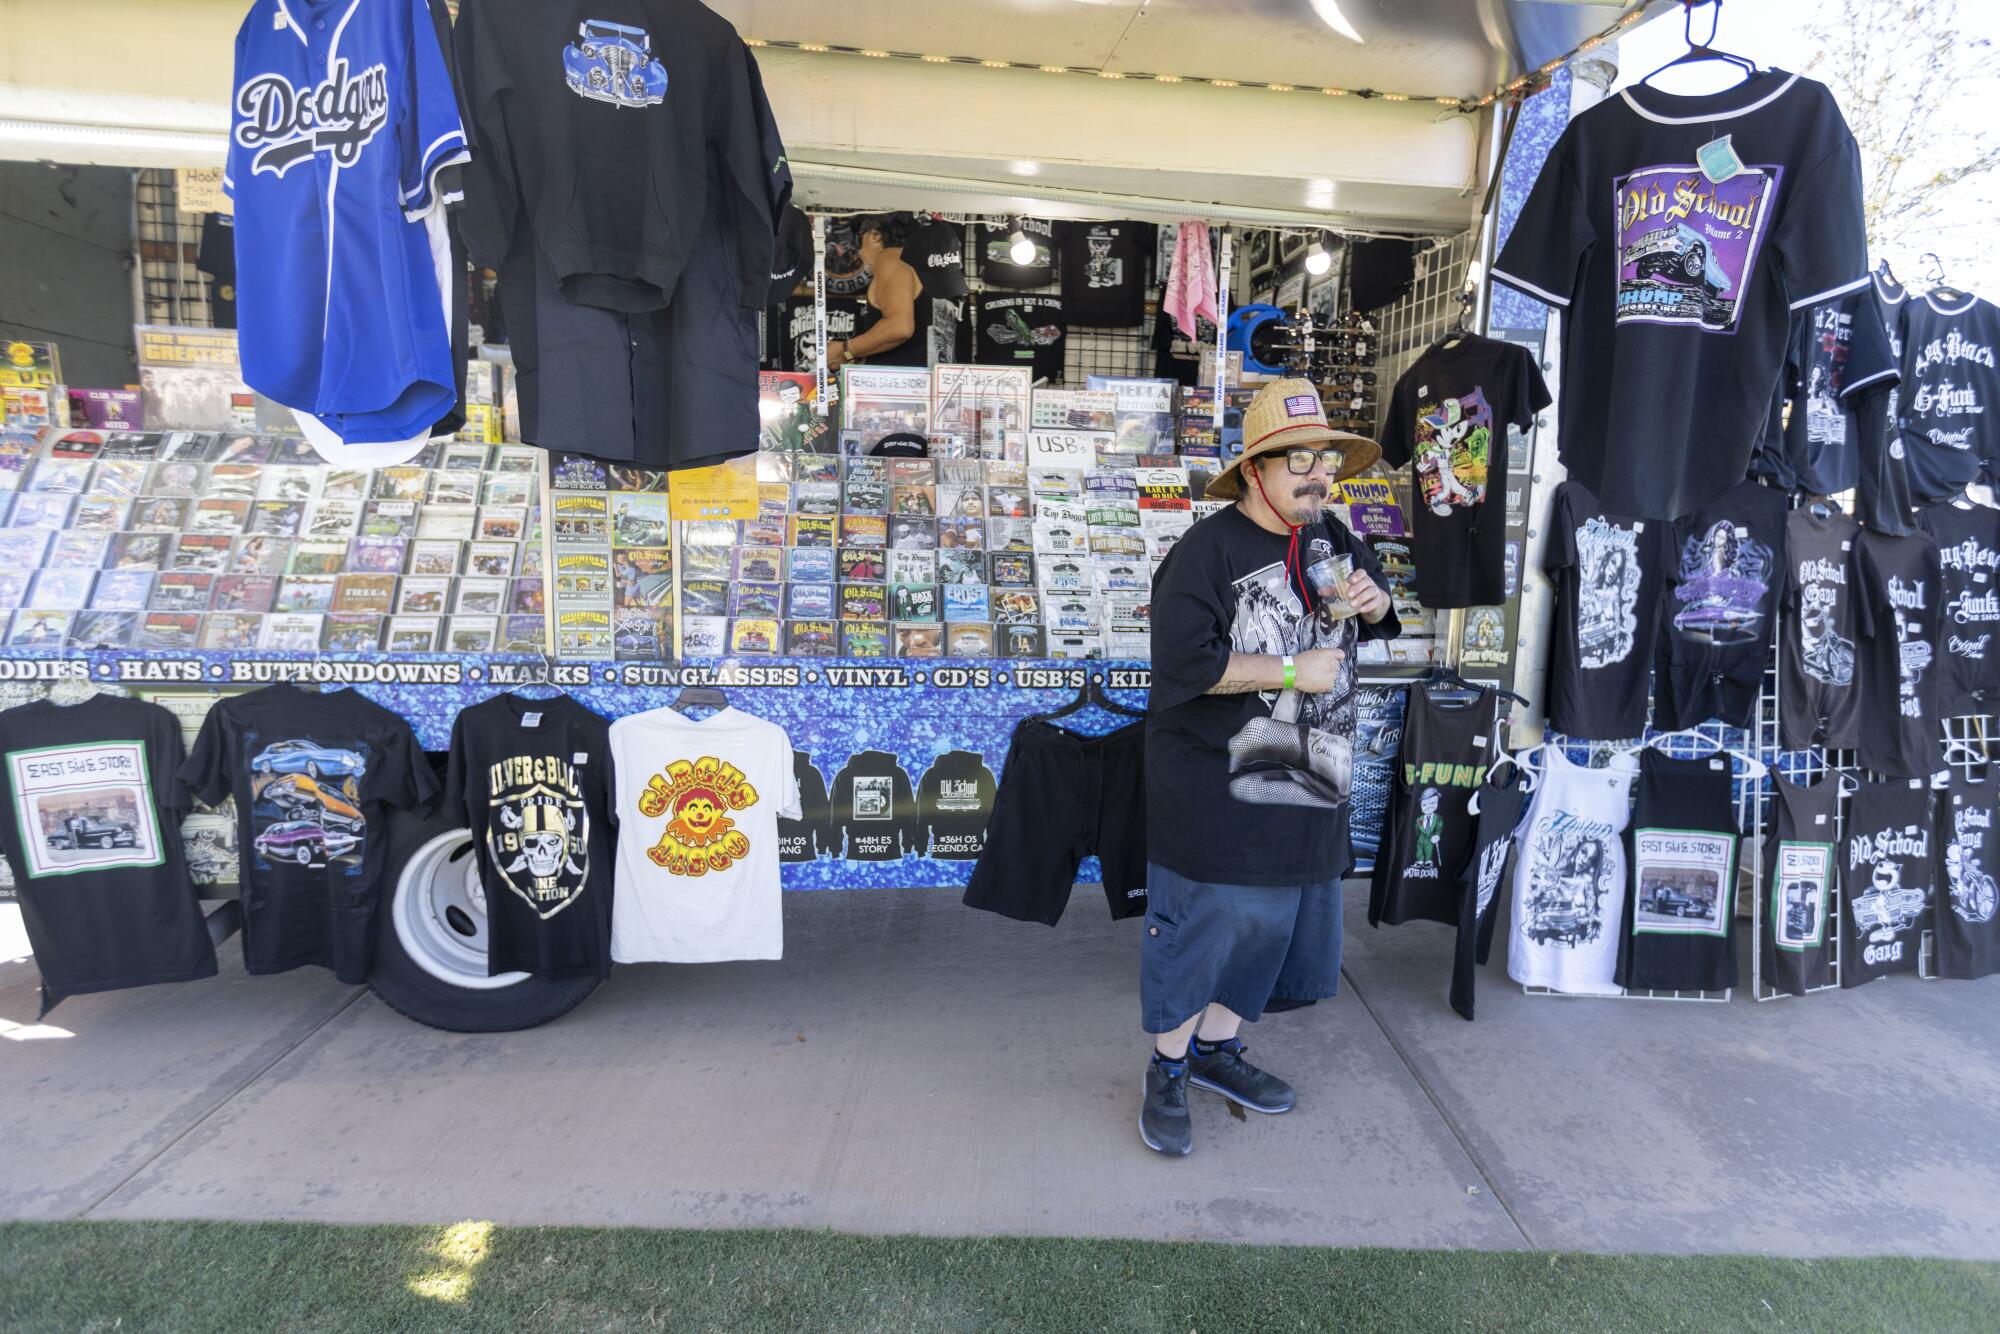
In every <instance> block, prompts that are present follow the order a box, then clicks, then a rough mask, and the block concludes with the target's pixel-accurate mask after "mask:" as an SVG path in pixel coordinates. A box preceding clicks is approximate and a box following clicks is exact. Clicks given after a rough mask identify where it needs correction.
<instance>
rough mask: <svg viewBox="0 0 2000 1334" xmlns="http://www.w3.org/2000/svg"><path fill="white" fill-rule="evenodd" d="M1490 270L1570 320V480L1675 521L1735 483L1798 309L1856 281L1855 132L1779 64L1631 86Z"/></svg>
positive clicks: (1862, 244)
mask: <svg viewBox="0 0 2000 1334" xmlns="http://www.w3.org/2000/svg"><path fill="white" fill-rule="evenodd" d="M1493 276H1494V277H1495V278H1497V279H1499V280H1500V281H1501V282H1504V283H1506V284H1507V285H1508V286H1510V287H1513V288H1516V289H1518V290H1520V291H1522V292H1525V293H1527V294H1528V295H1529V296H1533V297H1537V298H1539V299H1540V300H1542V301H1545V302H1547V303H1548V304H1550V305H1552V306H1556V307H1558V308H1559V309H1560V310H1561V311H1562V316H1563V319H1562V337H1563V385H1562V438H1561V440H1560V441H1559V444H1558V447H1559V450H1560V452H1561V455H1562V460H1563V462H1564V464H1566V465H1567V466H1568V468H1569V475H1570V478H1571V480H1573V481H1578V482H1582V483H1583V484H1584V485H1586V486H1588V487H1589V488H1590V489H1591V490H1592V491H1594V492H1596V493H1597V494H1598V495H1599V496H1602V497H1603V499H1604V503H1605V505H1606V506H1607V507H1609V508H1610V509H1612V510H1614V511H1616V512H1618V513H1621V514H1634V515H1639V516H1641V517H1644V518H1649V519H1672V518H1678V517H1679V516H1681V515H1683V514H1685V513H1687V512H1688V511H1689V510H1692V509H1694V508H1695V507H1696V506H1697V505H1700V504H1701V503H1702V502H1704V501H1707V500H1711V499H1713V498H1714V497H1715V496H1716V495H1717V494H1718V493H1720V492H1721V491H1723V490H1724V489H1726V488H1727V487H1729V486H1730V485H1732V484H1733V483H1735V482H1737V481H1739V480H1740V479H1741V478H1742V477H1743V475H1744V471H1745V469H1746V467H1747V466H1748V464H1749V462H1750V455H1751V451H1752V449H1753V447H1754V446H1755V444H1756V443H1757V440H1758V438H1759V436H1760V434H1761V433H1762V432H1763V431H1764V430H1765V429H1766V426H1767V423H1768V421H1769V418H1770V411H1771V402H1772V398H1773V395H1774V394H1775V393H1776V391H1777V386H1778V378H1779V372H1780V370H1781V369H1782V367H1783V365H1784V360H1785V344H1786V333H1787V329H1788V327H1789V323H1790V316H1791V312H1792V311H1795V310H1804V309H1807V308H1809V307H1811V306H1815V305H1818V304H1819V303H1821V302H1823V301H1827V300H1830V299H1832V298H1834V297H1836V296H1839V295H1841V294H1842V293H1844V292H1849V291H1853V290H1855V289H1857V288H1859V287H1860V286H1862V285H1863V284H1864V283H1866V282H1867V281H1868V247H1867V237H1866V233H1865V231H1864V228H1863V225H1862V214H1861V161H1860V154H1859V152H1858V150H1857V149H1856V147H1855V143H1854V136H1853V135H1852V134H1850V133H1849V132H1848V128H1847V123H1846V122H1845V121H1844V120H1843V119H1841V115H1840V108H1839V107H1838V106H1837V105H1836V104H1835V102H1834V98H1833V94H1832V93H1831V92H1830V91H1828V89H1827V88H1826V87H1825V86H1824V85H1822V84H1819V83H1815V82H1814V81H1813V80H1811V79H1807V78H1802V77H1800V76H1799V75H1796V74H1789V73H1786V72H1785V71H1783V70H1770V71H1768V72H1766V73H1762V74H1757V75H1753V76H1752V77H1751V78H1749V79H1747V80H1745V81H1744V82H1743V83H1741V84H1739V85H1737V86H1736V87H1734V88H1731V89H1728V90H1727V91H1724V92H1720V93H1713V94H1709V95H1706V96H1701V97H1677V96H1673V95H1671V94H1667V93H1662V92H1659V91H1658V90H1656V89H1652V88H1647V87H1644V86H1634V87H1630V88H1627V89H1625V90H1624V91H1622V92H1621V93H1619V94H1618V96H1616V97H1612V98H1608V99H1606V100H1605V101H1604V102H1602V103H1600V104H1598V105H1597V106H1595V107H1592V108H1591V109H1590V110H1588V111H1585V112H1584V113H1583V114H1582V115H1580V116H1578V117H1577V118H1576V119H1575V120H1573V121H1571V122H1570V125H1569V128H1568V129H1566V130H1565V131H1563V135H1562V138H1561V139H1559V140H1558V141H1557V142H1556V146H1555V148H1554V150H1553V151H1552V152H1551V153H1550V154H1549V159H1548V162H1547V163H1546V164H1545V165H1544V166H1543V168H1542V173H1541V176H1540V177H1539V179H1537V180H1536V182H1535V186H1534V189H1533V190H1532V191H1531V192H1530V193H1529V196H1528V200H1527V203H1526V204H1525V205H1524V206H1523V208H1522V210H1521V215H1520V218H1519V220H1518V221H1517V222H1516V223H1515V225H1514V230H1513V234H1512V235H1511V236H1510V237H1509V239H1508V241H1507V244H1506V246H1505V248H1504V249H1503V250H1502V251H1501V253H1500V257H1499V259H1498V260H1497V261H1496V262H1495V264H1494V268H1493Z"/></svg>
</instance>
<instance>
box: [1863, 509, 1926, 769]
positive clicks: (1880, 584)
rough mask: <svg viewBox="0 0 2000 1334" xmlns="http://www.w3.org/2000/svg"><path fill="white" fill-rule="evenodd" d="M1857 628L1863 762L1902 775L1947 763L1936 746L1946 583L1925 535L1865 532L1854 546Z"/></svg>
mask: <svg viewBox="0 0 2000 1334" xmlns="http://www.w3.org/2000/svg"><path fill="white" fill-rule="evenodd" d="M1853 574H1854V631H1855V636H1856V638H1857V640H1858V641H1859V643H1860V646H1861V651H1860V655H1859V659H1858V662H1857V665H1856V669H1857V670H1858V671H1859V672H1860V674H1861V706H1860V708H1861V747H1860V750H1861V765H1862V767H1863V768H1864V769H1872V770H1874V771H1875V772H1876V773H1878V774H1890V775H1893V776H1895V777H1898V778H1918V777H1928V776H1929V775H1931V774H1934V773H1936V772H1937V771H1938V770H1939V769H1940V768H1942V767H1943V765H1944V756H1943V753H1942V751H1941V750H1940V749H1939V745H1938V732H1939V726H1940V723H1941V722H1942V715H1941V714H1940V713H1939V712H1938V674H1939V668H1938V662H1937V655H1938V639H1939V629H1940V626H1941V625H1942V617H1941V616H1940V615H1939V610H1940V603H1941V601H1942V588H1941V580H1940V572H1939V565H1938V549H1937V543H1936V542H1935V541H1933V540H1932V539H1931V538H1930V537H1929V536H1928V535H1927V534H1923V533H1917V534H1913V535H1911V536H1909V537H1890V536H1887V535H1886V534H1883V533H1871V532H1863V533H1862V534H1861V540H1860V541H1858V542H1856V543H1855V544H1854V567H1853Z"/></svg>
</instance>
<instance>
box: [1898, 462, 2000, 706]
mask: <svg viewBox="0 0 2000 1334" xmlns="http://www.w3.org/2000/svg"><path fill="white" fill-rule="evenodd" d="M1917 527H1918V528H1920V529H1922V530H1923V531H1924V532H1926V533H1929V534H1930V535H1931V536H1932V537H1933V538H1935V539H1937V545H1938V564H1939V567H1940V571H1941V574H1942V578H1943V583H1944V587H1943V591H1942V596H1943V598H1944V606H1943V608H1942V612H1941V614H1942V616H1943V618H1944V626H1943V629H1942V631H1941V632H1940V636H1939V639H1938V656H1939V658H1940V659H1941V660H1942V661H1941V663H1940V664H1939V665H1940V671H1939V674H1938V713H1939V714H1940V715H1941V716H1942V717H1946V718H1951V717H1955V716H1957V715H1959V714H1965V713H1991V712H1992V711H1993V707H1994V704H1995V701H1996V700H2000V510H1994V509H1990V508H1988V507H1987V506H1985V505H1977V504H1974V503H1973V502H1971V501H1969V500H1956V501H1947V502H1945V503H1944V504H1942V505H1933V506H1931V507H1930V508H1929V509H1924V510H1919V511H1918V512H1917Z"/></svg>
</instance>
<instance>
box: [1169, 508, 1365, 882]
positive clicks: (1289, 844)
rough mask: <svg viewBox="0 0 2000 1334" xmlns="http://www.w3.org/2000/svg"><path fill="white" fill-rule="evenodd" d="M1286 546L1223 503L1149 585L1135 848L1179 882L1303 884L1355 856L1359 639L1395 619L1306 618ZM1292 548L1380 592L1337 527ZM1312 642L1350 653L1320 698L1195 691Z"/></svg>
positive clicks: (1356, 542)
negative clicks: (1141, 811)
mask: <svg viewBox="0 0 2000 1334" xmlns="http://www.w3.org/2000/svg"><path fill="white" fill-rule="evenodd" d="M1289 547H1290V543H1289V541H1288V539H1287V538H1285V537H1284V536H1281V535H1279V534H1277V533H1270V532H1266V531H1265V530H1264V529H1262V528H1260V527H1258V526H1257V525H1256V524H1255V523H1253V522H1251V520H1250V519H1249V518H1248V517H1246V516H1245V515H1244V514H1243V512H1242V510H1241V509H1240V508H1238V507H1237V506H1234V505H1232V506H1230V507H1229V508H1227V509H1224V510H1221V511H1219V512H1217V513H1215V514H1213V515H1210V516H1209V517H1208V518H1206V519H1203V520H1201V521H1200V522H1199V523H1197V524H1195V525H1194V527H1192V528H1190V529H1188V531H1187V533H1186V534H1185V535H1184V536H1183V537H1182V538H1181V540H1180V541H1179V542H1177V543H1175V545H1174V549H1173V550H1172V551H1171V552H1169V553H1168V554H1167V558H1166V560H1165V561H1163V562H1162V563H1161V565H1160V570H1159V573H1158V574H1157V575H1155V576H1154V579H1153V688H1152V700H1151V704H1150V707H1149V709H1148V713H1147V719H1146V855H1147V859H1148V860H1150V861H1153V862H1156V863H1158V864H1159V865H1161V866H1164V867H1166V868H1167V869H1169V870H1171V871H1177V872H1179V873H1180V874H1181V875H1184V876H1186V877H1188V878H1189V879H1191V880H1200V881H1205V882H1207V883H1210V884H1228V885H1310V884H1318V883H1320V882H1321V881H1326V880H1333V879H1337V878H1338V877H1340V876H1342V875H1345V874H1346V873H1347V871H1348V870H1349V868H1350V867H1351V866H1352V865H1353V861H1354V852H1353V848H1352V847H1351V846H1350V844H1349V842H1348V828H1347V820H1348V805H1349V800H1348V798H1349V793H1350V791H1351V779H1352V774H1353V750H1354V728H1355V722H1356V708H1355V703H1356V693H1355V657H1356V654H1355V649H1356V646H1357V644H1358V642H1359V641H1360V640H1362V639H1390V638H1394V637H1395V635H1396V633H1397V631H1398V629H1399V628H1400V627H1399V626H1398V624H1397V621H1396V617H1395V616H1394V614H1393V613H1392V614H1390V615H1387V616H1384V617H1383V618H1382V620H1381V621H1380V623H1378V624H1376V625H1369V624H1367V623H1366V622H1364V621H1363V620H1362V619H1361V618H1360V617H1358V616H1352V617H1348V618H1346V619H1344V620H1338V621H1330V622H1329V621H1327V620H1324V619H1322V618H1321V617H1320V616H1319V615H1318V614H1317V613H1316V612H1315V613H1312V614H1308V613H1307V611H1306V607H1305V602H1304V599H1303V594H1302V592H1301V590H1300V589H1299V588H1298V587H1297V581H1296V580H1295V579H1292V578H1290V577H1288V576H1287V574H1286V571H1285V558H1286V554H1287V552H1288V550H1289ZM1300 547H1301V556H1302V559H1303V563H1304V565H1305V567H1306V568H1307V569H1310V568H1311V567H1312V566H1313V565H1314V564H1316V563H1317V562H1319V561H1321V560H1325V559H1328V558H1330V557H1337V556H1349V557H1352V559H1353V561H1354V566H1355V568H1356V569H1359V570H1366V571H1367V572H1368V574H1369V577H1371V578H1372V579H1374V580H1375V582H1376V583H1377V584H1379V585H1381V586H1382V587H1383V588H1384V589H1385V590H1386V589H1387V587H1388V583H1387V581H1386V580H1385V579H1384V578H1383V577H1382V570H1381V567H1380V566H1379V565H1377V564H1376V561H1375V557H1374V556H1373V555H1372V554H1371V553H1370V552H1369V550H1368V548H1367V546H1366V545H1364V544H1363V543H1362V541H1361V539H1359V538H1357V537H1355V536H1354V535H1353V534H1352V533H1350V532H1348V531H1347V529H1346V528H1345V527H1343V526H1342V525H1341V524H1340V523H1338V522H1337V521H1334V520H1331V519H1328V520H1323V521H1322V522H1320V523H1318V524H1315V525H1313V526H1311V527H1309V528H1307V529H1306V530H1305V531H1303V532H1302V533H1301V534H1300ZM1315 601H1316V599H1315ZM1316 648H1334V649H1340V650H1342V651H1343V652H1345V653H1346V655H1347V656H1346V658H1345V659H1344V660H1343V662H1342V664H1341V668H1340V673H1339V679H1338V680H1337V682H1336V684H1335V686H1334V688H1333V689H1332V690H1330V691H1328V692H1326V693H1325V694H1321V695H1307V694H1302V693H1299V692H1297V691H1271V692H1269V693H1249V694H1240V695H1211V694H1208V693H1207V691H1208V690H1209V688H1210V687H1212V686H1214V685H1215V683H1216V682H1218V681H1220V680H1221V679H1222V676H1223V673H1224V672H1225V671H1226V670H1227V669H1228V666H1229V655H1230V654H1232V653H1249V654H1269V655H1274V656H1275V655H1282V654H1286V653H1290V654H1292V655H1294V656H1296V655H1298V654H1300V653H1304V652H1305V651H1306V650H1308V649H1316Z"/></svg>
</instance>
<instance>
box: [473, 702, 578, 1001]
mask: <svg viewBox="0 0 2000 1334" xmlns="http://www.w3.org/2000/svg"><path fill="white" fill-rule="evenodd" d="M610 729H611V725H610V724H609V723H608V722H606V721H605V720H604V718H603V717H601V716H600V715H598V714H597V713H594V712H592V711H591V710H590V709H588V708H586V707H584V706H583V705H582V704H579V703H578V702H577V701H576V700H574V699H571V698H570V697H569V696H568V695H558V696H556V697H554V698H553V699H528V698H525V697H523V696H520V695H511V694H509V695H497V696H495V697H494V698H492V699H489V700H487V701H485V702H484V703H481V704H475V705H473V706H472V707H471V708H469V709H466V710H464V711H463V712H461V713H460V714H459V715H458V720H457V722H455V723H454V724H453V725H452V729H451V757H450V761H449V763H448V765H447V767H446V771H445V784H444V790H445V801H444V804H445V809H446V810H447V811H449V812H451V813H452V814H454V815H457V816H461V817H463V818H464V820H465V822H466V825H467V827H468V828H470V829H471V830H472V847H473V852H474V854H475V855H476V856H477V857H478V859H479V877H480V884H481V885H482V886H483V887H484V889H485V891H486V921H487V930H488V942H487V948H486V971H487V973H488V975H489V976H495V977H497V976H499V975H500V974H502V973H512V972H522V973H561V972H571V971H579V970H582V971H589V972H592V973H595V974H596V975H597V976H599V977H603V976H606V975H608V974H609V973H610V971H611V876H612V865H611V862H612V830H611V823H612V822H611V809H610V797H611V775H610V772H609V770H610V768H611V738H610Z"/></svg>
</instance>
